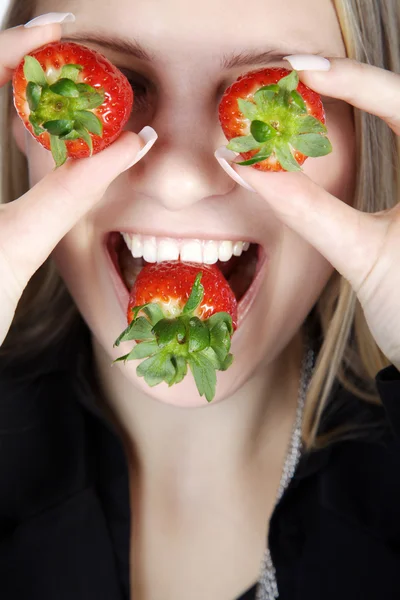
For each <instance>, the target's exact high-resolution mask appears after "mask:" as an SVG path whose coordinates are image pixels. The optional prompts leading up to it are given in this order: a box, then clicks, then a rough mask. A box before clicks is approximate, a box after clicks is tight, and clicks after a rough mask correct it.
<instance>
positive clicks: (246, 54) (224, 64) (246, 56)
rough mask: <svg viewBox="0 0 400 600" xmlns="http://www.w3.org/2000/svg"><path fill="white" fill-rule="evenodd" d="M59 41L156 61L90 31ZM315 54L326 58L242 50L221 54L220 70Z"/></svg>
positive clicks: (135, 46) (133, 45) (129, 43)
mask: <svg viewBox="0 0 400 600" xmlns="http://www.w3.org/2000/svg"><path fill="white" fill-rule="evenodd" d="M61 41H66V42H67V41H71V42H78V43H82V44H84V43H85V42H89V43H93V44H98V45H99V46H102V47H103V48H107V49H108V50H113V51H114V52H119V53H120V54H129V55H130V56H132V57H134V58H137V59H139V60H143V61H145V62H148V63H153V62H155V61H156V58H155V55H154V54H152V53H151V52H149V51H147V50H146V49H145V48H144V47H143V46H142V45H141V44H140V43H139V42H138V41H137V40H132V39H129V38H121V37H113V36H110V35H107V34H103V33H102V34H100V33H95V32H91V31H83V32H81V33H79V34H78V33H76V34H69V35H68V36H66V37H63V38H62V40H61ZM304 53H307V54H310V53H312V54H316V55H318V56H326V51H312V50H311V51H310V50H307V51H305V50H304V48H303V49H301V48H287V49H286V50H285V49H284V48H267V49H266V50H263V51H261V52H259V51H256V50H243V51H241V52H239V53H234V52H231V53H228V54H223V55H222V57H221V63H220V68H221V69H224V70H228V69H233V68H235V67H245V66H247V65H257V64H265V63H269V62H272V61H279V60H282V59H283V57H284V56H288V55H290V54H304Z"/></svg>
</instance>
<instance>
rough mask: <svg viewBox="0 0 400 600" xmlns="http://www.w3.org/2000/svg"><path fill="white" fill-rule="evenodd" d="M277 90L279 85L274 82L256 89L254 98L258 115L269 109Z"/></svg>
mask: <svg viewBox="0 0 400 600" xmlns="http://www.w3.org/2000/svg"><path fill="white" fill-rule="evenodd" d="M278 90H279V86H278V85H275V84H272V85H266V86H264V87H262V88H260V89H259V90H257V92H256V93H255V94H254V100H255V102H256V104H257V111H258V115H259V114H260V113H261V114H263V113H266V112H268V111H269V110H270V109H271V103H272V102H273V101H274V100H275V98H276V92H277V91H278ZM255 118H257V117H255Z"/></svg>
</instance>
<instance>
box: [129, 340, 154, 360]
mask: <svg viewBox="0 0 400 600" xmlns="http://www.w3.org/2000/svg"><path fill="white" fill-rule="evenodd" d="M158 348H159V346H158V344H157V342H156V341H154V342H140V344H136V346H135V347H134V348H133V350H131V351H130V352H129V354H128V355H127V358H126V360H136V359H138V358H146V357H147V356H151V355H152V354H154V353H155V352H157V350H158Z"/></svg>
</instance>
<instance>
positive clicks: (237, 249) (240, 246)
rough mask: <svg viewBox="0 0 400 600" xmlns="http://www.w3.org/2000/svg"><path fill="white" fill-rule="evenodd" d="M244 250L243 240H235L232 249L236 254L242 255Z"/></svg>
mask: <svg viewBox="0 0 400 600" xmlns="http://www.w3.org/2000/svg"><path fill="white" fill-rule="evenodd" d="M242 252H243V242H235V244H234V246H233V250H232V254H233V255H234V256H240V255H241V254H242Z"/></svg>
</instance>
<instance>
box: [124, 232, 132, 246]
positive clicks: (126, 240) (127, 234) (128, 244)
mask: <svg viewBox="0 0 400 600" xmlns="http://www.w3.org/2000/svg"><path fill="white" fill-rule="evenodd" d="M122 237H123V238H124V240H125V244H126V245H127V246H128V248H129V250H131V241H132V240H131V236H130V235H129V233H123V234H122Z"/></svg>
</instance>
